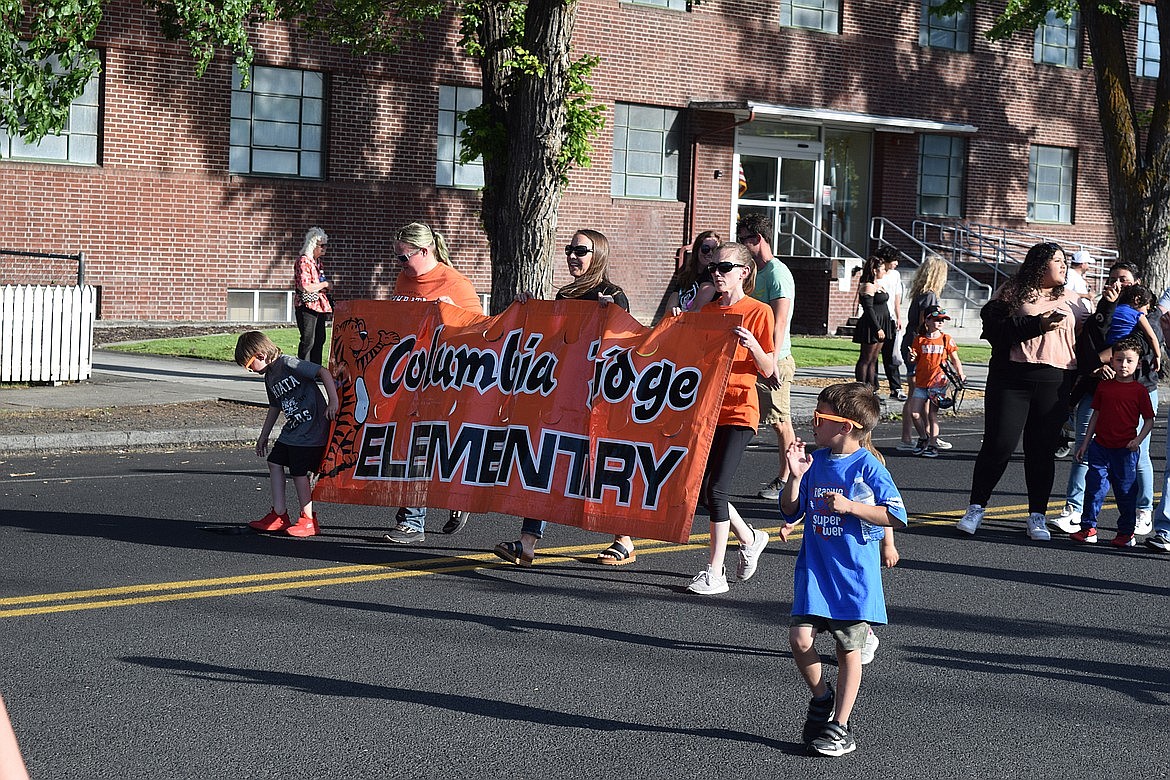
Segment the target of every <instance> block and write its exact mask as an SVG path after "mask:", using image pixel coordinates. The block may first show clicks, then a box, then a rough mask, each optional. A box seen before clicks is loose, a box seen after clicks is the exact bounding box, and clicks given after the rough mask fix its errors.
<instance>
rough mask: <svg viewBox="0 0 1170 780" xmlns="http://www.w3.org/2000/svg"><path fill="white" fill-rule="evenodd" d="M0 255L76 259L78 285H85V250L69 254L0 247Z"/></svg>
mask: <svg viewBox="0 0 1170 780" xmlns="http://www.w3.org/2000/svg"><path fill="white" fill-rule="evenodd" d="M0 255H8V256H10V257H38V258H42V259H45V260H76V261H77V286H78V287H83V286H84V285H85V252H78V253H76V254H72V255H68V254H56V253H53V252H24V251H21V250H19V249H0Z"/></svg>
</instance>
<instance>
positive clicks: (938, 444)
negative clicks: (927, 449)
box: [934, 438, 954, 450]
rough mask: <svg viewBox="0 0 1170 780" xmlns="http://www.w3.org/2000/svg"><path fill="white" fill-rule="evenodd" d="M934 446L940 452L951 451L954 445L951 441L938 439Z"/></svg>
mask: <svg viewBox="0 0 1170 780" xmlns="http://www.w3.org/2000/svg"><path fill="white" fill-rule="evenodd" d="M934 446H936V447H938V448H939V449H940V450H949V449H950V448H951V447H953V446H954V445H953V444H951V443H950V442H949V441H943V440H942V439H938V438H936V439H935V440H934Z"/></svg>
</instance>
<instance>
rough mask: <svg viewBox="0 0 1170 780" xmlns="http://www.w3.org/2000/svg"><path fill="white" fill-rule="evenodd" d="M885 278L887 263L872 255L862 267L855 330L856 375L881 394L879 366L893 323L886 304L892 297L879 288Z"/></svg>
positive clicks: (892, 331) (890, 335)
mask: <svg viewBox="0 0 1170 780" xmlns="http://www.w3.org/2000/svg"><path fill="white" fill-rule="evenodd" d="M885 275H886V261H885V259H884V258H882V257H879V256H878V255H876V254H873V255H870V256H869V259H867V260H866V261H865V265H863V266H861V279H860V280H859V281H858V283H857V302H858V303H860V304H861V316H860V317H859V318H858V319H857V325H856V326H855V327H854V328H853V343H854V344H860V345H861V351H860V354H859V355H858V357H857V365H856V366H855V367H854V369H853V375H854V377H855V378H856V379H857V381H858V382H861V383H862V384H867V385H872V386H873V389H874V392H875V393H876V392H878V390H879V389H880V386H879V384H878V373H877V365H878V358H879V357H881V354H882V344H883V342H885V340H886V338H887V337H889V338H893V335H894V323H893V320H892V319H891V318H890V310H889V308H888V307H887V306H886V302H887V301H888V300H889V299H890V294H889V293H888V292H886V291H885V290H883V289H882V288H881V286H879V285H878V281H879V280H880V279H881V278H882V277H883V276H885Z"/></svg>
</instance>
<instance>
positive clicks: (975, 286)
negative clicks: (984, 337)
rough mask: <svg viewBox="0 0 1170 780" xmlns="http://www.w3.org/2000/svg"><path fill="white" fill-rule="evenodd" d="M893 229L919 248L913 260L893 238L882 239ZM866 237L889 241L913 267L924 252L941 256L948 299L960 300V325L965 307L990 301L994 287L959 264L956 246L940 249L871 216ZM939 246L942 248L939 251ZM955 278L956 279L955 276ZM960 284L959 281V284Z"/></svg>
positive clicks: (921, 258) (925, 255) (895, 225)
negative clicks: (944, 268) (944, 269)
mask: <svg viewBox="0 0 1170 780" xmlns="http://www.w3.org/2000/svg"><path fill="white" fill-rule="evenodd" d="M887 228H888V229H890V230H891V231H893V232H894V233H895V234H896V235H897V237H899V238H900V239H901V240H902V241H904V242H908V243H910V244H912V245H914V246H915V247H917V248H918V250H919V257H918V258H917V259H915V258H914V257H911V256H910V255H908V254H906V253H905V252H904V251H902V250H901V249H900V248H898V247H897V245H895V244H894V242H893V241H890V240H889V239H887V238H886V229H887ZM869 233H870V235H869V237H870V238H871V239H872V240H874V241H876V242H878V244H879V245H881V244H889V245H890V246H893V247H894V248H895V249H897V250H898V254H899V255H900V256H901V257H902V258H904V259H905V260H906V261H907V262H908V263H909V264H911V265H913V266H920V265H922V263H923V262H924V261H925V260H926V257H927V255H929V254H935V255H938V256H939V257H941V258H942V259H943V260H944V261H945V262H946V264H947V268H948V271H947V286H946V289H947V291H949V293H950V294H949V295H947V296H945V297H948V298H957V299H958V300H959V301H961V302H962V307H961V308H960V309H959V312H958V317H957V324H958V325H964V324H966V321H967V311H968V309H975V310H978V309H980V308H982V307H983V304H985V303H987V301H989V300H991V293H992V290H994V288H993V287H992V286H991V285H989V284H987V283H986V282H981V281H979V280H978V279H976V278H975V277H974V276H972V275H971V274H969V273H967V272H966V271H964V270H963V269H962V268H961V267H959V264H958V260H957V258H958V257H960V256H962V255H961V253H960V252H959V251H958V249H957V248H954V247H947V248H942V247H940V246H939V245H937V244H936V245H932V244H930V243H927V242H926V241H923V240H920V239H919V238H917V237H916V236H914V235H912V234H910V233H908V232H906V231H905V230H904V229H903V228H902V227H901V226H900V225H898V224H896V223H894V222H891V221H890V220H889V219H886V218H885V217H874V218H873V219H871V220H870V230H869ZM940 249H942V251H940ZM956 277H957V278H956ZM960 283H961V284H960Z"/></svg>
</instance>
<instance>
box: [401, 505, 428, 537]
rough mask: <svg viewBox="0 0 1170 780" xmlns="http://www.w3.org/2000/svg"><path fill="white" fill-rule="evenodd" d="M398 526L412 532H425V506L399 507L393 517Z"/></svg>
mask: <svg viewBox="0 0 1170 780" xmlns="http://www.w3.org/2000/svg"><path fill="white" fill-rule="evenodd" d="M394 519H395V520H397V521H398V524H399V525H400V526H402V527H404V528H409V529H410V530H412V531H425V530H426V526H427V508H426V507H425V506H401V507H398V514H396V515H395V516H394Z"/></svg>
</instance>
